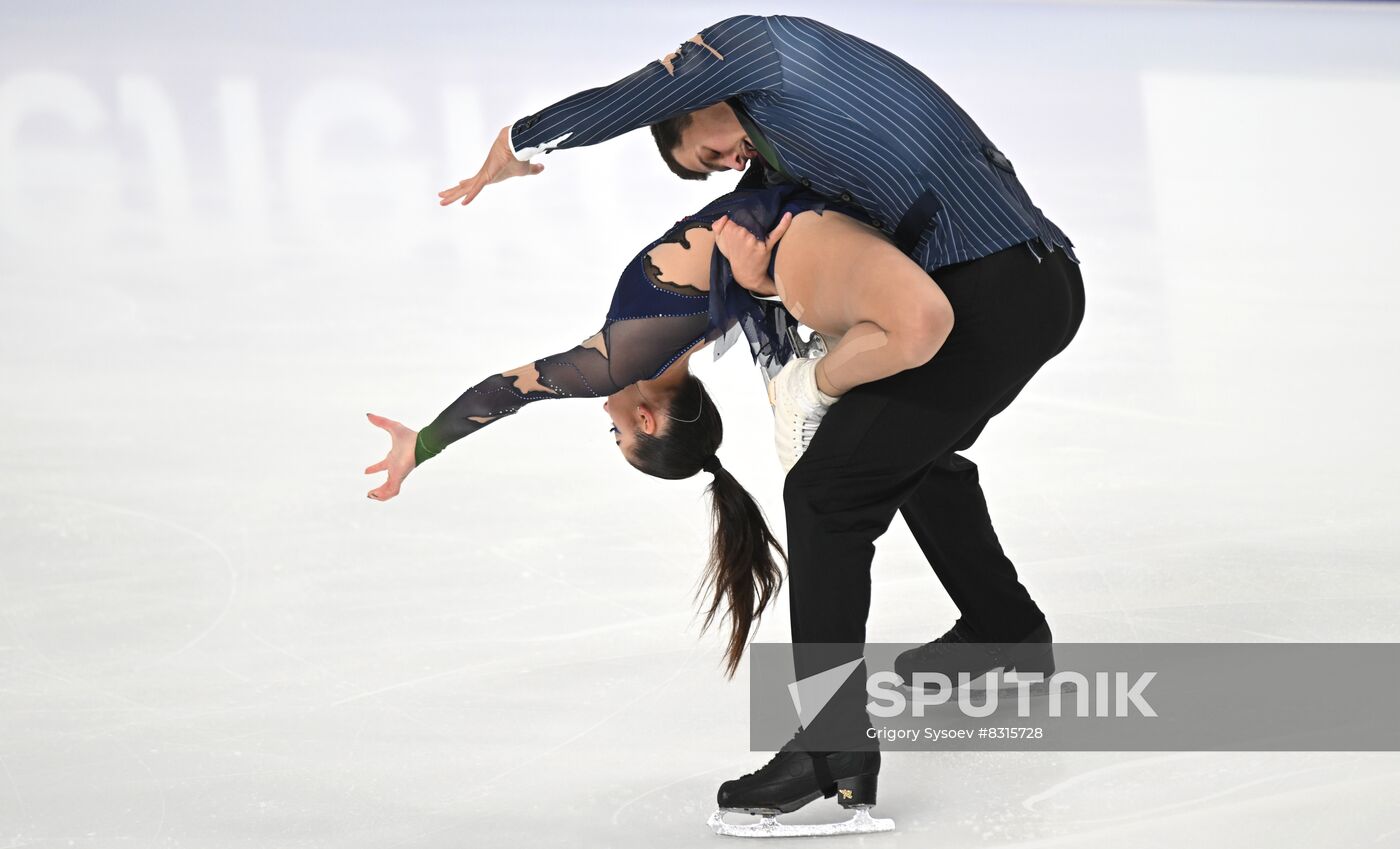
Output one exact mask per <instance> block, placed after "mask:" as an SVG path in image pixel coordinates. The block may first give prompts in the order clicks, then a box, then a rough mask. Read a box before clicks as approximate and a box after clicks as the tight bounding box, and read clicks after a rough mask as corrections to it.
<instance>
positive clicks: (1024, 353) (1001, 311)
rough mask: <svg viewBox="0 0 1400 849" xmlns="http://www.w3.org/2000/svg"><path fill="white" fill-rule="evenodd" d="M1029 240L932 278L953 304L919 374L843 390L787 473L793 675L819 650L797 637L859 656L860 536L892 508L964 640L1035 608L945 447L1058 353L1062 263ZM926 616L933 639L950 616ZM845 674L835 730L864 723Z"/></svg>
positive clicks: (828, 656)
mask: <svg viewBox="0 0 1400 849" xmlns="http://www.w3.org/2000/svg"><path fill="white" fill-rule="evenodd" d="M1032 244H1033V245H1034V248H1035V251H1034V253H1032V251H1031V248H1030V246H1028V245H1026V244H1021V245H1015V246H1013V247H1010V248H1007V249H1005V250H1002V251H999V252H997V253H995V254H991V255H990V256H987V257H983V258H981V259H977V260H972V261H970V262H965V263H960V264H958V265H955V266H949V267H947V268H944V269H940V270H939V271H937V272H935V273H934V274H933V275H932V276H933V278H934V281H935V282H936V283H937V284H938V286H939V287H940V288H941V289H943V291H944V293H945V294H946V295H947V297H948V300H949V302H950V303H951V304H952V307H953V330H952V333H951V334H950V335H949V337H948V339H947V341H946V342H944V344H943V347H942V348H941V349H940V350H939V351H938V353H937V354H936V355H935V356H934V357H933V359H931V360H930V361H929V362H927V363H926V364H924V365H923V366H920V367H919V368H916V369H910V370H908V371H904V372H901V373H900V374H896V375H893V376H891V377H888V378H885V379H884V380H879V381H875V382H873V383H867V384H864V385H861V386H857V387H855V388H854V389H852V390H850V391H849V392H847V393H846V394H845V395H844V396H843V397H842V398H841V400H840V401H839V402H837V403H836V404H835V405H834V406H832V408H831V409H830V410H829V411H828V412H827V414H826V417H825V418H824V419H823V420H822V424H821V427H820V428H818V430H817V432H816V434H815V436H814V437H813V439H812V443H811V445H810V446H809V447H808V449H807V451H806V453H805V454H803V456H802V458H801V459H800V460H799V461H798V463H797V464H796V465H795V466H793V468H792V470H791V471H790V472H789V473H788V476H787V480H786V484H785V486H784V490H783V500H784V504H785V507H786V511H787V534H788V584H787V586H788V603H789V606H790V611H791V617H792V641H793V643H794V644H795V653H794V660H795V662H796V671H797V674H798V677H799V678H802V677H806V676H808V675H812V674H815V673H817V672H820V671H822V670H824V669H827V668H830V666H831V663H832V661H833V659H834V656H833V655H832V653H831V652H830V651H829V650H828V649H826V648H824V649H823V650H822V651H820V652H817V651H815V646H814V647H813V649H814V650H813V652H812V653H810V654H805V653H804V652H803V651H802V646H801V644H803V643H822V644H832V643H844V644H848V645H849V646H850V652H851V653H850V654H849V657H852V658H853V657H856V656H859V655H860V654H861V653H862V649H863V645H864V642H865V620H866V616H867V614H868V613H869V610H870V566H871V561H872V559H873V557H874V554H875V540H876V539H877V538H879V537H880V536H881V535H882V534H883V533H884V532H885V530H886V529H887V528H888V527H889V524H890V522H891V521H892V520H893V518H894V513H895V511H896V510H898V511H900V512H901V513H902V514H903V515H904V519H905V522H906V523H907V524H908V525H909V528H910V530H911V531H912V532H913V534H914V537H915V539H916V540H917V541H918V543H919V546H920V548H921V549H922V550H923V553H924V555H925V556H926V557H927V558H928V561H929V563H930V564H931V565H932V567H933V570H934V572H935V574H937V576H938V579H939V580H940V581H941V582H942V583H943V586H944V587H945V588H946V589H947V591H948V594H949V595H950V596H951V597H952V599H953V601H954V603H955V604H957V607H958V610H959V611H960V612H961V614H962V618H963V622H964V623H965V624H966V625H967V626H968V627H970V628H971V629H972V631H973V633H974V634H976V635H977V636H978V638H979V639H981V640H983V641H985V642H1011V641H1015V640H1018V639H1020V638H1021V637H1023V636H1025V635H1026V634H1027V633H1028V632H1029V631H1030V630H1032V629H1033V628H1034V627H1035V626H1036V625H1038V624H1039V623H1040V622H1041V620H1042V619H1043V618H1044V615H1043V614H1042V612H1041V610H1040V608H1039V607H1037V606H1036V603H1035V602H1034V601H1033V600H1032V599H1031V597H1030V594H1029V593H1028V592H1027V591H1026V588H1025V587H1024V586H1022V585H1021V582H1020V580H1019V579H1018V577H1017V575H1016V568H1015V567H1014V566H1013V565H1012V563H1011V561H1010V560H1009V559H1008V558H1007V556H1006V554H1005V553H1004V552H1003V551H1002V548H1001V544H1000V542H998V540H997V535H996V531H994V530H993V529H992V521H991V518H990V516H988V514H987V501H986V499H985V498H984V497H983V494H982V487H981V484H980V483H979V481H978V475H977V466H976V464H975V463H973V462H972V461H971V460H968V459H966V458H965V457H962V456H960V455H958V454H957V453H955V452H957V451H961V450H964V449H966V448H968V447H970V446H971V445H972V444H973V443H974V442H975V441H976V440H977V437H978V436H979V435H980V434H981V433H982V430H983V428H985V427H986V426H987V422H988V421H990V420H991V419H992V417H993V416H996V415H997V414H998V413H1000V412H1002V411H1003V410H1005V409H1006V408H1007V405H1009V404H1010V403H1011V402H1012V401H1013V400H1014V399H1015V398H1016V396H1017V394H1018V393H1020V391H1021V390H1022V389H1023V388H1024V387H1025V386H1026V384H1027V382H1029V381H1030V379H1031V378H1032V377H1033V376H1034V375H1035V373H1036V372H1037V371H1039V370H1040V367H1041V366H1043V365H1044V364H1045V363H1046V362H1047V361H1049V360H1050V359H1051V358H1052V357H1054V356H1055V355H1056V354H1058V353H1059V352H1060V351H1062V350H1064V348H1065V346H1067V345H1068V344H1069V342H1070V340H1071V339H1073V338H1074V335H1075V333H1076V332H1077V331H1078V329H1079V324H1080V322H1081V321H1082V320H1083V317H1084V284H1083V280H1082V278H1081V277H1080V274H1079V268H1078V266H1077V265H1076V264H1075V263H1074V262H1073V261H1072V260H1070V259H1069V258H1068V257H1066V256H1065V254H1064V252H1063V251H1061V250H1055V251H1049V249H1048V248H1046V247H1045V246H1044V245H1043V244H1041V243H1040V242H1038V241H1037V242H1034V243H1032ZM1036 254H1039V255H1040V257H1041V259H1039V260H1038V259H1037V258H1036ZM928 624H929V630H928V633H930V634H934V635H936V634H937V633H942V631H943V630H944V629H945V628H946V627H947V625H948V624H950V623H935V622H929V623H928ZM918 637H919V639H921V640H924V639H928V638H929V637H925V635H924V634H920V635H918ZM858 672H859V674H857V675H853V676H852V679H848V684H851V685H852V687H853V689H850V690H849V691H848V690H846V689H843V691H842V693H839V694H838V698H837V699H833V702H832V703H829V704H828V708H827V709H825V710H823V717H824V718H826V719H829V720H830V721H832V722H841V723H843V724H845V725H846V727H851V726H850V723H853V722H855V721H856V720H859V721H860V723H862V724H863V723H866V722H868V720H867V719H866V717H865V710H864V697H863V695H862V694H863V690H864V667H863V666H862V667H860V669H859V670H858ZM856 679H859V680H858V681H857V680H856ZM856 685H858V686H856ZM842 694H844V696H843V695H842ZM843 700H844V702H845V704H844V706H842V704H841V702H842V701H843ZM857 709H858V711H859V716H858V717H857V716H856V711H857Z"/></svg>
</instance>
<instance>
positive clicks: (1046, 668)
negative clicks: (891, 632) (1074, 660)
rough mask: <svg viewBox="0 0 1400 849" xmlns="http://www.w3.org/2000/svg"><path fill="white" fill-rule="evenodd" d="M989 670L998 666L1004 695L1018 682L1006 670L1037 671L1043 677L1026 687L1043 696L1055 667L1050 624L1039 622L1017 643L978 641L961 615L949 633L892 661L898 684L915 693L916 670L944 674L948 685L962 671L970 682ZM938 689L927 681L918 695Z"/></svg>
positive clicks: (998, 683)
mask: <svg viewBox="0 0 1400 849" xmlns="http://www.w3.org/2000/svg"><path fill="white" fill-rule="evenodd" d="M993 670H1000V674H999V675H997V676H996V688H997V689H998V691H1000V692H1003V693H1008V694H1010V693H1014V692H1016V689H1017V687H1018V686H1019V684H1020V681H1019V677H1018V676H1015V675H1011V674H1009V673H1013V672H1015V673H1039V674H1040V675H1041V676H1043V680H1042V681H1041V682H1040V683H1036V684H1032V685H1031V686H1030V694H1031V695H1044V694H1045V693H1046V692H1047V691H1048V689H1049V688H1048V687H1047V685H1046V684H1045V683H1044V681H1046V680H1049V678H1050V676H1051V675H1053V674H1054V672H1055V650H1054V647H1053V645H1052V644H1051V635H1050V626H1049V625H1048V624H1046V623H1045V622H1044V621H1042V622H1041V623H1040V624H1039V625H1038V626H1036V627H1035V628H1034V629H1033V630H1032V631H1031V632H1030V633H1029V634H1027V635H1026V636H1025V637H1023V638H1022V639H1020V640H1018V641H1016V642H1015V643H982V642H981V641H980V640H979V639H978V638H977V637H976V635H975V634H973V633H972V630H971V629H970V628H968V627H967V626H966V625H964V624H963V621H962V620H961V619H959V620H958V621H957V622H955V623H954V624H953V627H952V628H951V629H949V630H948V633H946V634H944V635H943V636H941V637H939V638H938V639H936V640H934V641H933V642H931V643H925V644H924V645H922V646H919V647H918V648H915V649H909V650H908V651H905V652H901V653H900V655H899V657H897V658H895V662H894V671H895V673H896V674H897V675H899V677H900V678H903V679H904V684H903V685H902V686H901V687H900V689H901V690H903V691H904V692H905V693H906V694H908V695H919V694H914V693H913V691H912V687H911V686H910V685H911V683H912V681H913V676H914V673H916V672H922V673H924V674H942V675H946V676H947V677H948V680H949V682H950V685H951V688H952V689H957V688H958V686H959V683H960V681H961V680H962V678H961V677H960V676H963V675H966V678H967V681H968V683H969V684H970V683H971V682H973V681H976V680H977V679H979V678H981V677H982V676H983V675H986V674H987V673H988V672H992V671H993ZM988 683H990V679H989V682H988ZM969 689H972V688H969ZM938 692H939V689H938V686H937V685H936V684H927V685H925V687H924V688H923V693H922V694H921V695H924V696H933V695H936V694H937V693H938Z"/></svg>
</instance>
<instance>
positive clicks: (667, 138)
mask: <svg viewBox="0 0 1400 849" xmlns="http://www.w3.org/2000/svg"><path fill="white" fill-rule="evenodd" d="M693 120H694V118H693V117H692V116H691V114H690V113H689V112H682V113H681V114H679V115H675V116H672V117H670V118H667V119H666V120H664V121H658V122H657V123H655V124H652V125H651V137H652V138H654V139H656V148H657V150H660V151H661V158H662V159H664V160H666V167H667V168H670V169H671V173H672V174H675V175H676V176H677V177H680V178H681V179H682V180H708V179H709V178H710V175H709V174H708V173H706V172H704V171H692V170H690V169H689V168H687V167H685V166H684V165H682V164H680V163H679V162H677V161H676V156H675V149H676V145H678V144H680V143H681V131H682V130H684V129H685V128H686V127H689V126H690V122H691V121H693Z"/></svg>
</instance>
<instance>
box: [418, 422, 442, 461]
mask: <svg viewBox="0 0 1400 849" xmlns="http://www.w3.org/2000/svg"><path fill="white" fill-rule="evenodd" d="M428 427H432V425H429V426H428ZM427 429H428V428H426V427H425V428H423V430H420V431H418V441H417V442H415V443H414V445H413V463H414V465H416V466H421V465H423V461H424V460H427V459H428V458H429V457H436V456H437V455H438V454H441V453H442V449H441V448H439V449H438V450H436V451H434V450H432V449H431V448H429V447H428V446H427V445H426V444H424V442H423V431H426V430H427Z"/></svg>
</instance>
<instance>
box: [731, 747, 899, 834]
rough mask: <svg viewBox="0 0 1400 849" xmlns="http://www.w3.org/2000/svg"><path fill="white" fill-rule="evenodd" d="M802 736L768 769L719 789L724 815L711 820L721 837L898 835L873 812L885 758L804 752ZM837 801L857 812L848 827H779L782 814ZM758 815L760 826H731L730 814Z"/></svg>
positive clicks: (890, 822) (877, 754)
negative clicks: (819, 800)
mask: <svg viewBox="0 0 1400 849" xmlns="http://www.w3.org/2000/svg"><path fill="white" fill-rule="evenodd" d="M800 736H801V731H800V730H799V732H798V734H797V735H794V737H793V739H792V740H791V741H790V742H789V743H788V744H787V745H785V746H784V747H783V748H782V749H780V750H778V753H777V754H775V755H774V756H773V757H772V759H770V760H769V761H768V763H766V764H764V765H763V766H762V767H761V768H760V769H758V770H757V771H756V772H751V773H749V774H748V775H745V776H744V777H742V778H736V779H733V780H731V781H726V782H724V783H723V784H721V785H720V787H719V793H718V794H717V799H716V801H718V803H719V810H718V811H715V813H714V815H712V816H711V817H710V827H711V828H713V829H714V830H715V833H717V834H727V835H731V836H735V837H758V836H764V837H797V836H816V835H823V834H847V833H863V832H871V831H892V830H893V829H894V821H893V820H888V819H873V818H872V817H871V816H870V813H869V809H870V807H871V806H872V805H874V804H875V787H876V780H877V779H878V777H879V774H880V752H879V751H878V750H872V751H863V752H807V751H803V750H801V749H800V748H799V745H800V744H799V743H798V739H799V737H800ZM832 796H835V797H836V801H837V804H839V805H840V806H841V807H843V808H853V809H855V815H854V816H853V817H852V818H851V819H849V820H846V821H844V822H839V823H829V824H821V825H788V824H786V823H779V822H778V821H777V816H778V815H779V814H786V813H791V812H792V811H795V810H797V809H798V808H801V807H802V806H803V805H806V804H807V803H808V802H811V801H812V800H814V799H816V798H818V797H826V798H831V797H832ZM731 812H736V813H745V814H756V815H758V816H759V821H758V822H757V823H753V824H749V825H731V824H729V823H726V822H725V821H724V819H723V818H724V815H725V814H726V813H731Z"/></svg>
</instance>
